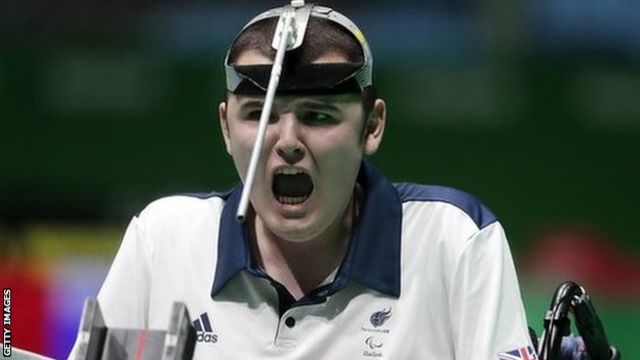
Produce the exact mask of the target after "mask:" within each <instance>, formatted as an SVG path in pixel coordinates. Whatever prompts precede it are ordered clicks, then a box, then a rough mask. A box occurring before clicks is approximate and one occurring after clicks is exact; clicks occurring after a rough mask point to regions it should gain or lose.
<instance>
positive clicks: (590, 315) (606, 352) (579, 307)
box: [537, 281, 621, 360]
mask: <svg viewBox="0 0 640 360" xmlns="http://www.w3.org/2000/svg"><path fill="white" fill-rule="evenodd" d="M569 313H572V314H573V317H574V319H575V322H576V327H577V329H578V333H579V334H580V337H575V336H573V335H570V330H571V329H570V328H571V321H570V320H569V318H568V315H569ZM537 352H538V357H539V359H540V360H619V359H620V358H621V355H620V351H618V350H617V349H616V348H615V347H613V346H610V345H609V340H608V339H607V335H606V334H605V332H604V328H603V327H602V323H601V322H600V319H599V318H598V316H597V314H596V312H595V309H594V308H593V305H592V304H591V298H590V296H589V294H587V292H586V291H585V289H584V288H583V287H581V286H579V285H578V284H576V283H574V282H572V281H566V282H564V283H562V284H561V285H560V286H559V287H558V288H557V289H556V292H555V294H554V296H553V300H552V301H551V306H550V307H549V311H547V313H546V315H545V318H544V328H543V331H542V336H541V337H540V341H539V343H538V351H537Z"/></svg>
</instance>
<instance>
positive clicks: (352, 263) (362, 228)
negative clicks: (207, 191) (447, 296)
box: [211, 161, 402, 297]
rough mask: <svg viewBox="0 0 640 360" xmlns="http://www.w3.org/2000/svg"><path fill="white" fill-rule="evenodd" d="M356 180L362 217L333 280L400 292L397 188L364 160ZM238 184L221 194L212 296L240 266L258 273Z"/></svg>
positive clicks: (399, 230) (383, 291) (240, 188)
mask: <svg viewBox="0 0 640 360" xmlns="http://www.w3.org/2000/svg"><path fill="white" fill-rule="evenodd" d="M358 182H359V183H360V185H361V186H362V187H363V189H364V202H363V204H362V207H361V210H360V218H359V219H358V223H357V224H356V228H355V231H354V233H353V236H352V238H351V242H350V243H349V249H348V251H347V255H346V256H345V259H344V260H343V262H342V265H341V266H340V269H339V270H338V274H337V275H336V279H335V281H334V283H336V284H343V285H342V286H339V287H336V288H335V289H334V290H336V291H337V290H339V288H342V287H343V286H344V284H346V281H344V280H352V281H356V282H358V283H360V284H362V285H364V286H366V287H368V288H371V289H374V290H376V291H379V292H381V293H384V294H387V295H390V296H394V297H398V296H400V238H401V231H402V204H401V200H400V197H399V195H398V192H397V190H396V189H395V188H394V187H393V186H392V185H391V184H390V183H389V182H388V181H387V180H386V179H385V178H384V177H383V176H382V175H381V174H380V173H379V172H378V171H377V170H376V169H374V168H373V166H371V165H370V164H369V163H368V162H366V161H363V162H362V166H361V168H360V173H359V174H358ZM241 193H242V186H241V185H238V186H237V187H235V188H234V189H233V190H232V191H230V192H229V193H227V194H225V195H224V196H223V197H224V198H226V202H225V205H224V208H223V210H222V215H221V219H220V231H219V234H218V263H217V265H216V273H215V278H214V280H213V287H212V289H211V296H212V297H213V296H215V295H216V294H217V293H218V292H219V291H220V290H221V289H222V288H223V287H224V286H225V285H226V284H227V282H228V281H229V280H230V279H231V278H232V277H233V276H234V275H236V274H237V273H238V272H240V271H242V270H248V271H249V272H250V273H252V274H254V275H260V273H261V271H260V270H259V269H257V268H256V265H255V261H253V256H252V254H251V247H250V245H249V239H248V236H247V229H246V225H245V224H244V223H240V222H238V221H237V220H236V216H235V213H236V209H237V208H238V203H239V201H240V195H241Z"/></svg>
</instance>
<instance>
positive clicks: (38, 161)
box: [0, 0, 640, 359]
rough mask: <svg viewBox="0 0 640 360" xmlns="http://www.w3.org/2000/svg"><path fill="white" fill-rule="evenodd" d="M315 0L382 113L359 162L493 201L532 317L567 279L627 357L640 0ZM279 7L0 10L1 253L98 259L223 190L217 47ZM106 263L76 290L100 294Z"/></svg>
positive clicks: (228, 180) (635, 299)
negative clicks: (352, 38) (162, 200)
mask: <svg viewBox="0 0 640 360" xmlns="http://www.w3.org/2000/svg"><path fill="white" fill-rule="evenodd" d="M325 3H326V4H328V5H331V6H334V7H335V8H337V9H339V10H343V11H344V12H345V13H347V14H348V15H349V16H350V17H351V18H352V19H353V20H354V21H355V22H356V23H358V24H359V25H360V26H361V27H362V29H363V31H364V33H365V35H366V36H367V38H368V40H369V42H370V44H371V46H372V49H373V52H374V58H375V59H376V69H375V82H376V84H377V88H378V89H379V92H380V94H381V95H382V96H383V97H384V98H385V99H386V100H387V103H388V106H389V119H388V120H389V121H388V127H387V131H386V134H385V139H384V141H383V146H382V148H381V150H380V151H379V153H378V154H377V155H376V156H375V157H374V158H373V159H372V160H373V162H374V163H375V164H376V165H377V166H378V167H379V168H381V169H382V170H383V171H384V172H385V173H386V174H387V175H388V177H389V178H390V179H391V180H393V181H412V182H422V183H430V184H445V185H449V186H454V187H458V188H460V189H463V190H465V191H468V192H471V193H473V194H475V195H476V196H478V197H479V198H480V199H482V200H483V201H484V202H485V203H486V204H487V205H488V206H489V207H490V208H491V209H492V210H494V212H495V213H496V214H497V215H498V217H499V218H500V219H501V221H502V223H503V224H504V226H505V228H506V230H507V233H508V235H509V238H510V243H511V246H512V249H513V250H514V254H515V256H516V262H517V266H518V270H519V272H520V274H521V283H522V286H523V290H524V298H525V303H526V306H527V311H528V314H529V318H530V323H531V325H532V326H533V327H534V328H536V329H538V330H540V328H541V319H542V316H543V314H544V310H546V307H547V306H548V302H549V301H550V299H551V295H552V293H553V290H554V288H555V286H556V285H557V284H559V282H560V281H561V280H563V279H565V278H570V279H575V280H579V281H581V283H583V284H584V285H585V286H587V288H588V289H590V290H592V291H593V292H594V298H595V302H596V308H597V309H598V310H600V312H601V314H602V315H603V321H604V323H605V327H606V328H607V330H608V331H609V334H610V338H611V340H612V342H613V343H614V344H616V345H618V346H619V347H621V348H622V349H623V354H624V355H626V356H625V358H627V359H632V358H640V351H639V350H637V349H635V346H634V340H635V339H634V338H633V336H634V335H638V334H640V325H639V323H640V245H638V239H639V232H638V227H637V226H636V221H637V217H638V215H639V212H638V210H637V205H638V204H639V203H640V189H639V188H638V182H639V180H640V169H639V166H638V164H639V163H640V161H639V160H640V141H638V140H639V139H640V2H632V1H623V0H613V1H607V2H603V1H597V0H588V1H580V2H575V1H569V0H545V1H521V2H516V3H511V4H503V3H502V2H495V1H490V0H475V1H472V0H452V1H400V2H394V3H393V4H392V3H390V2H382V1H369V2H367V4H361V3H357V2H355V1H341V2H337V1H330V2H325ZM276 5H280V2H269V3H266V2H260V3H258V2H255V1H254V2H250V1H247V2H245V3H242V4H238V3H237V2H233V1H217V2H211V1H208V2H207V1H186V2H178V1H170V0H164V1H154V0H147V1H142V2H136V3H131V2H126V1H123V0H118V1H109V2H107V1H104V0H92V1H71V2H65V3H64V4H61V3H57V2H51V1H44V0H40V1H37V0H30V1H21V2H19V1H8V2H3V3H2V4H0V240H1V241H2V246H3V251H2V252H0V254H3V255H2V256H0V258H1V257H3V256H4V258H11V259H15V258H20V259H26V260H27V261H30V262H28V263H29V264H31V263H34V262H35V263H42V262H43V261H44V260H42V259H48V258H54V259H57V260H53V261H52V262H54V263H55V262H56V261H57V262H64V261H66V260H64V259H67V258H68V256H69V254H72V255H73V256H74V257H82V256H86V257H88V258H90V259H94V258H93V257H92V256H95V252H96V251H93V250H92V249H94V248H99V249H101V250H100V251H98V253H99V256H98V258H100V259H102V260H104V262H105V263H106V264H108V262H109V260H110V259H111V257H112V256H113V253H114V251H115V249H116V247H117V243H118V241H119V237H120V236H121V234H122V232H123V231H124V227H125V226H126V223H127V221H128V219H129V218H130V217H131V216H132V215H134V214H135V213H137V212H138V211H139V210H140V209H141V208H142V207H144V205H145V204H146V203H148V202H149V201H151V200H153V199H155V198H157V197H160V196H164V195H168V194H174V193H182V192H198V191H210V190H214V189H217V190H223V189H227V188H229V187H231V186H232V185H233V184H234V183H235V182H236V181H237V177H236V175H235V171H234V169H233V166H232V163H231V161H230V159H229V158H228V156H227V154H226V152H225V151H224V149H223V144H222V139H221V136H220V134H219V130H218V120H217V115H216V108H217V105H218V103H219V101H220V100H221V98H222V96H223V89H224V84H223V82H222V81H223V73H222V58H223V56H224V51H225V50H226V46H227V45H228V43H229V42H230V40H231V39H232V38H233V36H234V35H235V34H236V33H237V32H238V31H239V29H240V27H241V26H242V25H243V24H244V23H245V22H246V21H247V20H248V19H249V18H250V17H251V16H253V15H255V14H256V13H258V12H259V11H261V10H263V9H265V8H267V7H269V6H276ZM61 229H62V230H61ZM61 234H64V235H61ZM70 238H72V239H73V240H69V239H70ZM43 244H44V245H43ZM559 244H568V245H567V246H564V247H563V246H560V245H559ZM583 244H584V246H583ZM52 248H55V249H58V250H57V251H53V250H50V249H52ZM6 249H11V250H6ZM47 254H54V255H47ZM83 254H84V255H83ZM86 254H90V255H86ZM603 254H604V255H603ZM576 258H579V259H587V260H585V261H583V262H581V263H576ZM33 259H35V260H33ZM61 259H63V260H61ZM105 259H106V260H105ZM550 259H555V260H554V261H551V260H550ZM563 259H566V260H567V261H566V262H565V261H564V260H563ZM91 261H94V260H91ZM50 262H51V261H50ZM47 264H49V263H47ZM47 266H49V265H47ZM106 266H107V265H103V266H102V267H100V270H99V271H98V273H97V275H95V279H98V280H95V281H94V282H96V283H97V285H93V283H92V284H90V285H86V286H84V287H83V288H82V289H84V290H79V291H77V292H76V294H78V295H77V296H82V297H83V296H89V295H92V296H95V288H96V286H98V285H99V283H100V281H101V279H102V277H103V276H104V272H105V271H106ZM0 270H3V268H2V267H0ZM3 271H4V272H5V274H10V273H12V272H11V271H13V270H7V268H5V269H4V270H3ZM45 272H46V271H45ZM602 274H605V275H606V276H605V277H604V278H603V277H602ZM0 275H1V274H0ZM67 276H71V277H72V276H73V274H71V275H69V274H67ZM8 278H9V279H10V280H11V279H14V280H11V281H15V277H13V278H12V277H10V276H9V277H8ZM0 279H2V277H1V276H0ZM10 280H5V281H10ZM45 282H46V280H45ZM80 294H82V295H80ZM16 296H18V295H16ZM73 310H74V312H79V311H80V310H79V309H77V310H76V309H73ZM71 322H72V321H71ZM20 341H22V344H24V346H25V347H27V348H29V347H31V348H35V350H40V351H43V352H45V353H47V352H48V353H49V354H54V355H56V354H61V353H62V352H61V351H62V350H50V349H49V347H47V345H42V344H40V345H30V344H33V343H34V342H30V341H32V340H30V339H24V340H23V339H21V340H20ZM18 345H20V344H18ZM65 346H66V345H65Z"/></svg>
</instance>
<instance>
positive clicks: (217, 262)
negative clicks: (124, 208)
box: [98, 5, 535, 360]
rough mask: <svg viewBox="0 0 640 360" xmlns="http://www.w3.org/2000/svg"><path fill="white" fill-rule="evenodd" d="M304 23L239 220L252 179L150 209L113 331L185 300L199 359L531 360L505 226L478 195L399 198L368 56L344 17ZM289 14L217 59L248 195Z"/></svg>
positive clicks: (110, 288) (103, 298)
mask: <svg viewBox="0 0 640 360" xmlns="http://www.w3.org/2000/svg"><path fill="white" fill-rule="evenodd" d="M306 9H310V16H309V18H308V22H307V23H306V24H305V26H306V28H305V29H304V31H305V33H304V39H303V42H302V45H301V46H300V47H299V48H297V49H294V50H291V51H287V52H286V54H285V58H284V64H283V73H282V78H281V80H280V85H279V87H278V88H277V91H276V97H275V100H274V103H273V107H272V111H271V114H270V118H269V123H268V125H267V127H266V132H265V137H264V143H263V146H262V148H261V157H260V159H261V160H260V162H259V163H258V165H257V168H256V175H255V183H254V184H253V187H252V189H251V190H252V191H251V195H250V206H249V209H248V212H247V215H246V217H245V221H244V222H239V221H237V219H236V210H237V208H238V202H239V199H240V195H241V192H242V183H241V184H239V185H238V186H237V187H236V188H234V189H233V190H231V191H229V192H227V193H212V194H207V195H202V196H173V197H168V198H164V199H160V200H158V201H155V202H153V203H152V204H150V205H149V206H148V207H147V208H146V209H145V210H143V211H142V212H141V213H140V214H139V215H138V216H136V217H134V218H133V220H132V222H131V224H130V226H129V228H128V229H127V232H126V235H125V236H124V240H123V242H122V245H121V248H120V250H119V252H118V254H117V256H116V258H115V260H114V262H113V265H112V267H111V270H110V272H109V275H108V276H107V278H106V280H105V282H104V285H103V287H102V289H101V291H100V294H99V296H98V300H99V303H100V306H101V307H102V310H103V313H104V317H105V320H106V322H107V324H108V325H109V326H112V327H124V328H147V327H149V328H158V329H164V328H166V327H167V324H168V321H169V319H168V318H169V315H170V312H171V304H172V303H173V302H174V301H183V302H184V303H186V305H187V308H188V310H189V312H190V314H191V316H192V320H193V324H194V327H195V328H196V330H197V331H198V339H197V340H198V341H197V344H196V348H195V354H194V355H195V357H196V358H202V359H263V358H270V359H271V358H273V359H276V358H277V359H367V358H385V359H461V360H466V359H497V358H499V357H500V356H502V355H503V354H507V353H509V352H512V351H516V350H517V351H520V352H522V351H525V352H526V353H527V354H529V356H531V357H530V358H531V359H533V358H534V357H535V354H534V353H533V349H532V347H531V341H530V339H529V335H528V331H527V324H526V319H525V314H524V310H523V306H522V302H521V298H520V292H519V287H518V281H517V278H516V273H515V269H514V265H513V261H512V258H511V254H510V251H509V248H508V245H507V241H506V239H505V235H504V232H503V229H502V226H501V225H500V223H499V222H498V221H497V220H496V218H495V217H494V216H493V214H492V213H491V212H490V211H489V210H488V209H487V208H485V207H484V206H483V205H482V204H480V203H479V202H478V201H477V200H476V199H475V198H473V197H471V196H470V195H468V194H465V193H463V192H461V191H458V190H454V189H451V188H446V187H437V186H424V185H417V184H410V183H402V184H391V183H389V182H388V181H387V180H386V179H385V178H384V177H383V176H382V175H381V174H380V173H379V172H378V171H377V170H376V169H375V168H374V167H373V166H372V165H371V164H370V163H368V162H367V160H366V159H365V157H366V156H368V155H373V154H374V153H375V152H376V150H377V149H378V147H379V146H380V143H381V141H382V137H383V134H384V129H385V121H386V105H385V102H384V101H383V100H382V99H379V98H376V96H375V91H374V90H373V83H372V70H373V69H372V56H371V52H370V50H369V47H368V45H367V43H366V40H365V39H364V36H363V35H362V33H361V32H360V30H358V28H357V27H356V25H354V24H353V23H352V22H351V21H350V20H349V19H347V18H346V17H344V16H343V15H341V14H339V13H338V12H336V11H334V10H332V9H329V8H326V7H321V6H311V5H306ZM282 13H283V10H282V8H279V9H274V10H270V11H268V12H265V13H263V14H261V15H259V16H258V17H257V18H255V19H253V20H252V21H251V22H250V23H249V24H248V25H247V26H245V28H244V29H243V30H242V31H241V33H240V34H239V35H238V37H237V38H236V39H235V41H233V43H232V44H231V47H230V49H229V51H228V53H227V57H226V60H225V71H226V79H227V91H228V92H227V96H226V99H225V101H224V102H222V103H221V104H220V105H219V108H218V112H219V118H220V127H221V131H222V136H223V137H224V141H225V145H226V151H227V152H228V153H229V155H230V156H231V157H232V158H233V162H234V164H235V167H236V170H237V172H238V175H239V177H240V179H241V180H242V182H244V180H245V179H246V176H247V168H248V166H249V162H250V157H251V152H252V149H253V146H254V143H255V141H256V136H257V133H258V122H259V121H258V120H259V118H260V115H261V111H262V108H263V104H264V102H265V92H266V89H267V86H268V83H269V78H270V73H271V67H272V63H273V61H274V55H275V52H276V51H275V50H274V49H273V48H272V46H271V44H272V39H273V37H274V32H275V29H276V26H277V24H278V21H279V19H280V15H281V14H282Z"/></svg>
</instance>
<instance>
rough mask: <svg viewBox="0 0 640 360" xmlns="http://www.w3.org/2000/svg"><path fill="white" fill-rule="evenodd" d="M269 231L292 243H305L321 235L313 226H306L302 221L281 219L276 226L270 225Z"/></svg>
mask: <svg viewBox="0 0 640 360" xmlns="http://www.w3.org/2000/svg"><path fill="white" fill-rule="evenodd" d="M269 225H273V226H269V230H270V231H271V232H272V233H274V234H275V235H276V236H277V237H279V238H281V239H282V240H286V241H288V242H292V243H303V242H307V241H310V240H312V239H313V238H315V237H317V236H318V235H319V233H320V232H319V231H317V229H315V228H314V226H312V225H311V224H304V223H303V222H302V221H301V220H300V219H295V220H283V219H279V220H278V221H277V223H276V224H269Z"/></svg>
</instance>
